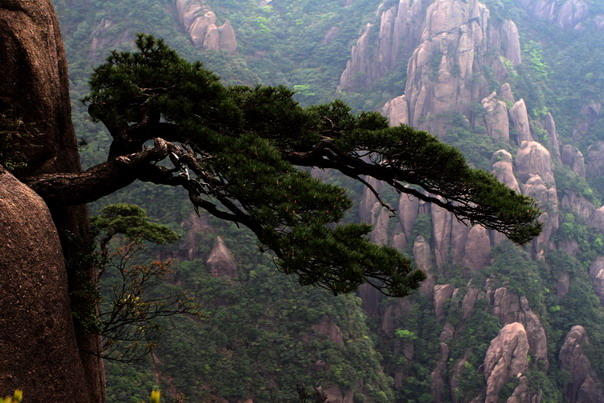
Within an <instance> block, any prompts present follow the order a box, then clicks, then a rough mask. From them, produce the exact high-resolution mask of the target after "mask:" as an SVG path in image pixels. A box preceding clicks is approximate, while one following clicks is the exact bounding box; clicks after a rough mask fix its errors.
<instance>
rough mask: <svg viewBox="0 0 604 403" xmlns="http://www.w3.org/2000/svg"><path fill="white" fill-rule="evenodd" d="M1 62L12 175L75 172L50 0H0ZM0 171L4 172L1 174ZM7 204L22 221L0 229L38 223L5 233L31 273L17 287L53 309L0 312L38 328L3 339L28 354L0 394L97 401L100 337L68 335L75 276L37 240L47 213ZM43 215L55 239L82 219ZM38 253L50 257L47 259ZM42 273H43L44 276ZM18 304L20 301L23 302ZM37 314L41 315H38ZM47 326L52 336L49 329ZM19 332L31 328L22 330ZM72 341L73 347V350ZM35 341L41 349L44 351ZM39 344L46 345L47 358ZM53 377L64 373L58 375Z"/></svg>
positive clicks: (58, 211)
mask: <svg viewBox="0 0 604 403" xmlns="http://www.w3.org/2000/svg"><path fill="white" fill-rule="evenodd" d="M0 59H1V60H3V61H4V63H3V74H2V77H1V78H0V109H1V110H2V112H3V113H5V114H8V115H10V116H12V117H14V118H17V119H21V120H22V121H23V122H24V126H23V127H24V128H25V129H24V131H23V132H21V134H22V138H21V140H19V141H17V142H16V143H14V144H12V145H11V146H12V147H13V148H14V149H16V150H19V151H20V152H21V153H23V154H24V155H26V156H27V165H26V166H25V167H24V168H21V169H17V170H15V171H14V173H15V174H16V176H18V177H25V176H27V175H32V174H40V173H55V172H77V171H79V170H80V162H79V157H78V152H77V146H76V139H75V136H74V132H73V126H72V123H71V107H70V100H69V81H68V77H67V64H66V61H65V54H64V50H63V44H62V40H61V35H60V30H59V25H58V22H57V18H56V16H55V13H54V9H53V7H52V5H51V3H50V0H40V1H18V0H4V1H2V2H0ZM3 175H4V176H5V177H6V174H3ZM15 186H17V185H15ZM21 193H23V191H21ZM12 203H15V204H13V205H12V207H11V208H12V209H13V211H15V210H14V209H17V210H21V213H22V214H23V216H24V219H23V220H22V221H12V222H9V221H11V220H15V219H16V217H15V216H12V217H8V216H7V218H6V219H7V220H8V221H7V224H6V225H7V227H5V226H4V225H3V228H12V230H14V231H15V234H17V233H19V228H18V226H19V225H18V224H16V223H19V222H22V223H23V225H29V226H30V227H35V226H36V225H37V224H39V225H40V227H39V228H37V229H36V228H31V231H32V232H31V233H32V234H36V235H38V236H40V238H38V239H37V241H36V242H34V241H33V238H31V237H29V236H28V235H26V234H23V235H22V236H21V235H15V234H10V233H5V235H4V236H8V239H11V240H12V241H13V242H14V243H15V248H17V249H15V253H17V252H18V251H19V250H20V251H21V252H18V253H22V252H23V248H25V247H27V248H29V249H28V251H29V253H30V254H31V255H32V258H31V259H26V258H24V259H23V260H22V262H23V264H22V266H21V267H20V271H21V272H24V273H30V274H29V275H30V276H31V277H30V279H29V280H28V281H29V283H28V285H27V288H24V291H25V290H30V291H31V294H30V295H29V296H28V297H27V299H31V300H39V301H40V302H42V303H46V304H47V305H46V306H52V305H51V304H48V301H54V300H56V302H57V306H56V307H54V308H53V310H52V312H49V311H47V310H41V308H40V307H38V308H35V309H32V310H29V311H28V310H27V309H23V307H22V306H21V307H20V305H12V304H11V305H7V306H6V307H5V309H4V310H3V317H9V316H13V317H15V318H16V317H18V318H19V319H18V321H20V322H21V323H27V324H29V326H30V328H31V329H37V331H39V332H40V333H39V334H37V335H36V336H35V337H34V336H33V335H32V337H31V338H28V337H19V336H14V338H12V339H11V338H9V339H7V340H11V342H10V343H11V348H12V350H11V351H7V350H5V349H2V350H1V352H2V354H5V353H6V354H11V353H14V354H18V352H17V351H15V350H14V349H15V346H16V344H15V343H16V342H18V343H19V348H20V351H21V352H23V353H26V356H24V357H27V358H24V359H23V360H22V361H21V363H20V364H22V365H23V364H24V363H31V366H30V367H29V370H28V371H22V370H21V369H15V372H14V373H13V375H11V374H10V371H4V370H2V373H3V374H5V375H2V379H1V382H2V383H1V384H0V386H2V394H7V393H9V392H10V391H9V390H8V389H10V388H11V387H12V386H11V385H19V387H25V386H26V385H31V388H32V390H34V391H38V392H39V394H37V396H36V397H37V398H41V397H42V396H44V398H45V399H48V400H49V401H62V400H70V401H82V402H89V401H94V402H97V401H102V399H103V390H104V383H103V378H102V364H101V363H100V361H99V359H98V358H96V357H95V356H94V355H93V354H89V353H84V352H83V351H98V349H99V344H98V343H99V340H98V338H96V337H91V336H87V335H84V334H78V335H77V336H74V332H73V326H74V325H73V323H72V318H71V315H70V314H68V313H66V312H65V310H67V309H69V307H68V306H66V304H65V289H66V287H67V278H68V277H69V282H70V285H71V286H74V287H76V288H77V286H78V284H79V283H78V281H77V280H76V279H77V278H80V277H82V276H76V275H75V273H74V272H73V271H69V272H67V273H65V267H64V265H63V264H62V263H60V259H59V257H58V256H59V255H60V251H61V249H60V246H59V244H58V243H57V242H55V241H54V240H53V241H48V243H44V242H40V240H43V239H47V237H50V238H52V237H55V235H53V234H55V232H53V230H52V224H51V223H49V222H48V221H43V220H42V219H40V217H43V216H44V214H46V213H44V212H43V209H41V207H40V206H39V204H40V202H39V201H33V199H32V198H31V196H30V195H28V196H23V195H22V196H19V198H18V199H16V200H15V201H13V202H12ZM19 203H24V206H26V205H28V203H29V205H31V206H32V208H35V209H36V210H35V211H37V212H39V213H40V217H38V219H40V221H39V222H38V221H35V218H32V217H30V216H27V214H28V212H29V211H28V208H27V207H24V206H19ZM36 204H37V206H36ZM50 212H51V214H52V217H53V220H54V224H55V225H56V229H58V230H59V236H60V237H61V234H63V235H65V234H66V231H69V232H71V233H72V234H78V233H79V228H80V227H81V226H82V225H86V222H87V218H86V211H85V209H83V208H80V207H62V206H51V208H50ZM44 220H45V219H44ZM32 236H33V235H32ZM53 239H56V238H53ZM21 241H23V242H25V244H22V243H21ZM61 241H62V246H63V254H64V255H66V256H72V253H77V251H76V250H74V249H72V248H70V246H69V245H68V242H67V239H66V237H64V236H63V237H62V238H61ZM28 242H29V244H28ZM25 245H27V246H25ZM38 247H39V248H40V249H39V250H38V249H37V248H38ZM18 248H21V249H18ZM52 248H56V250H55V251H54V252H52V251H51V250H50V249H52ZM51 252H52V253H51ZM4 253H5V251H3V252H2V253H0V254H1V255H3V256H4ZM44 256H47V257H48V259H52V260H49V261H48V262H47V261H45V260H44V258H43V257H44ZM12 259H14V261H13V263H14V262H17V261H19V259H18V258H17V256H16V255H15V256H13V257H12ZM51 262H52V263H51ZM43 263H48V264H49V266H48V267H45V266H44V264H43ZM5 264H6V262H5ZM14 269H15V267H10V268H8V269H6V270H14ZM3 270H5V269H3ZM47 270H50V272H49V273H46V271H47ZM61 270H63V273H62V274H60V273H59V272H60V271H61ZM78 270H81V271H82V272H87V270H89V268H86V267H83V268H78ZM7 274H8V273H7ZM87 274H88V275H90V273H87ZM47 275H48V276H49V277H48V279H49V281H51V283H49V284H43V285H44V287H36V284H39V283H38V282H37V281H38V280H36V278H42V277H43V276H47ZM84 277H85V276H84ZM13 280H14V283H13V284H11V285H10V287H18V286H19V279H15V278H14V276H13ZM46 286H48V287H49V288H46ZM24 287H25V285H24ZM53 291H54V292H56V293H57V296H56V297H49V296H47V295H46V294H47V293H52V292H53ZM25 301H26V300H25V299H24V300H23V302H25ZM32 304H33V302H32ZM13 309H15V311H13ZM19 310H20V311H19ZM43 315H48V317H42V316H43ZM52 330H54V331H56V332H57V333H53V332H52ZM23 334H24V335H27V334H30V333H29V331H23ZM76 341H77V346H78V347H79V350H78V349H76V348H75V347H74V346H75V345H76ZM41 345H43V346H44V348H43V349H41V347H40V346H41ZM61 346H63V347H64V349H63V350H62V353H61V354H65V357H60V356H59V354H60V353H59V351H60V349H61ZM44 349H48V351H47V352H48V355H46V351H44ZM38 353H39V355H38ZM16 358H17V357H16V356H3V357H2V358H1V361H2V362H3V363H7V365H9V366H12V365H14V364H15V363H13V360H15V359H16ZM38 358H40V359H39V360H38ZM46 359H56V367H54V368H53V365H55V364H53V362H46V363H45V362H44V361H45V360H46ZM4 368H7V367H4ZM22 368H24V367H22ZM55 372H56V381H57V384H56V385H61V389H59V386H54V385H52V384H50V383H48V382H46V381H45V380H49V377H53V378H54V377H55V375H54V373H55ZM11 376H12V378H11ZM40 377H42V378H40ZM60 377H64V378H63V379H59V378H60ZM5 382H7V383H5ZM21 385H22V386H21ZM5 388H6V389H5ZM26 393H27V392H26ZM34 396H35V395H34ZM68 396H70V397H68ZM74 396H75V397H74Z"/></svg>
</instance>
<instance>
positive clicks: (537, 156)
mask: <svg viewBox="0 0 604 403" xmlns="http://www.w3.org/2000/svg"><path fill="white" fill-rule="evenodd" d="M516 173H517V176H518V178H519V179H520V180H521V181H522V182H524V185H522V193H523V194H525V195H527V196H530V197H533V198H534V199H535V200H536V201H537V203H538V205H539V207H540V209H541V211H542V212H543V213H542V214H541V216H540V217H539V220H540V221H541V222H542V223H543V231H542V232H541V234H540V235H539V236H538V237H537V239H535V240H534V241H533V250H534V252H536V253H540V251H541V250H543V248H546V247H554V245H553V243H552V240H551V239H552V238H551V236H552V234H553V232H554V231H555V230H556V229H558V226H559V205H558V193H557V190H556V183H555V179H554V173H553V163H552V159H551V155H550V153H549V151H548V150H547V149H546V148H545V147H544V146H543V145H541V144H540V143H538V142H536V141H524V142H522V144H521V146H520V149H519V150H518V152H517V153H516Z"/></svg>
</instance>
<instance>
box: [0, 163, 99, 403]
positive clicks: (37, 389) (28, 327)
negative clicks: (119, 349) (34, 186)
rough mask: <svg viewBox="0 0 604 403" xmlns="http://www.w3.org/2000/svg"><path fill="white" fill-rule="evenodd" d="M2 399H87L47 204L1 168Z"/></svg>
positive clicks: (59, 246) (62, 269)
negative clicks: (15, 395)
mask: <svg viewBox="0 0 604 403" xmlns="http://www.w3.org/2000/svg"><path fill="white" fill-rule="evenodd" d="M0 244H1V245H3V249H2V252H1V253H0V295H1V299H2V301H3V308H2V315H0V396H5V395H8V394H12V391H13V390H15V389H23V390H24V391H25V392H24V395H25V399H26V401H41V400H40V399H42V400H44V401H49V402H92V401H93V399H92V398H91V396H89V395H88V393H87V389H86V388H87V385H86V381H85V379H84V376H83V373H84V372H83V368H82V364H81V362H80V361H79V355H78V349H77V346H76V339H75V334H74V329H73V324H72V320H71V310H70V307H69V296H68V294H67V274H66V272H65V266H64V264H63V255H62V253H61V245H60V243H59V237H58V235H57V231H56V229H55V226H54V223H53V221H52V219H51V217H50V213H49V211H48V208H47V207H46V204H44V201H43V200H42V199H40V197H39V196H38V195H37V194H35V193H34V192H33V191H32V190H31V189H29V188H28V187H26V186H25V185H23V184H22V183H21V182H19V181H18V180H17V179H15V178H14V177H13V176H12V175H11V174H10V173H8V172H7V171H5V170H4V169H3V168H2V167H0Z"/></svg>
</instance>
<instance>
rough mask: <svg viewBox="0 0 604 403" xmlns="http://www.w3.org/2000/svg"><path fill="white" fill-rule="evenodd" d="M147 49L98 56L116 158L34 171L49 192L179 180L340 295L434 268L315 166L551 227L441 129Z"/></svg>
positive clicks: (399, 287)
mask: <svg viewBox="0 0 604 403" xmlns="http://www.w3.org/2000/svg"><path fill="white" fill-rule="evenodd" d="M136 47H137V49H136V50H135V51H134V52H113V53H112V54H111V55H110V56H109V57H108V58H107V61H106V62H105V63H104V64H102V65H100V66H99V67H97V68H96V69H95V71H94V73H93V75H92V77H91V79H90V87H91V90H90V93H89V94H88V96H87V97H86V98H85V102H86V103H87V104H88V105H89V113H90V115H91V116H92V118H93V119H94V120H96V121H100V122H102V123H103V124H104V125H105V126H106V127H107V129H108V130H109V133H110V134H111V136H112V139H113V140H112V143H111V147H110V151H109V156H108V159H107V161H106V162H105V163H103V164H100V165H97V166H94V167H92V168H90V169H89V170H88V171H86V172H83V173H79V174H47V175H40V176H36V177H32V178H29V179H28V180H27V181H26V182H27V183H28V184H29V185H30V186H31V187H32V188H34V190H36V191H37V192H38V193H40V194H41V195H42V196H43V197H44V198H45V200H46V201H47V203H49V204H53V203H63V204H65V203H68V204H81V203H86V202H90V201H94V200H96V199H98V198H100V197H102V196H105V195H107V194H109V193H112V192H114V191H115V190H118V189H120V188H122V187H124V186H127V185H128V184H130V183H132V182H133V181H135V180H141V181H148V182H153V183H157V184H164V185H170V186H180V187H183V188H184V189H186V190H187V191H188V194H189V198H190V200H191V202H192V204H193V206H194V207H195V209H196V210H198V209H204V210H206V211H207V212H209V213H210V214H213V215H214V216H216V217H219V218H221V219H225V220H229V221H233V222H236V223H239V224H242V225H245V226H247V227H248V228H250V229H251V230H252V231H253V232H254V233H255V235H256V236H257V238H258V240H259V242H260V244H261V245H262V247H263V248H266V249H269V250H272V251H273V252H274V254H275V256H276V259H275V260H276V264H277V266H278V267H279V269H280V270H282V271H283V272H285V273H296V274H298V276H299V278H300V282H301V284H314V285H319V286H322V287H324V288H327V289H329V290H331V291H332V292H334V293H335V294H337V293H342V292H349V291H352V290H354V289H355V288H356V287H357V286H359V285H360V284H363V283H369V284H371V285H373V286H375V287H376V288H378V289H379V290H380V291H382V292H383V293H385V294H387V295H393V296H404V295H406V294H407V293H408V292H409V291H410V290H412V289H414V288H417V287H418V284H419V282H420V281H421V280H422V279H423V278H424V275H423V273H422V272H421V271H420V270H417V269H415V268H413V266H412V264H411V262H410V261H409V259H408V258H406V257H405V256H403V255H402V254H401V253H399V252H398V251H396V250H395V249H393V248H390V247H386V246H378V245H374V244H372V243H371V242H369V240H368V237H367V234H368V233H369V232H370V230H371V227H370V226H369V225H367V224H348V225H342V224H338V222H339V221H340V220H341V219H342V218H343V217H344V214H345V212H346V210H348V209H349V208H350V207H351V201H350V199H349V198H348V197H347V196H346V192H345V190H344V189H342V188H339V187H337V186H333V185H330V184H325V183H322V182H321V181H319V180H317V179H315V178H313V177H311V176H310V175H309V174H308V173H307V172H305V170H304V169H302V168H303V167H318V168H324V169H335V170H338V171H340V172H341V173H343V174H344V175H346V176H348V177H351V178H353V179H355V180H358V181H360V182H362V183H364V184H365V185H367V186H369V188H370V189H371V190H372V191H373V192H374V193H375V195H376V197H378V199H379V200H381V199H380V198H379V195H378V194H377V192H376V191H375V189H373V188H372V187H371V186H370V185H369V184H368V182H367V181H366V180H365V179H364V177H367V176H370V177H373V178H376V179H378V180H381V181H383V182H385V183H387V184H389V185H390V186H391V187H392V188H393V189H395V190H396V191H397V192H400V193H407V194H410V195H413V196H415V197H417V198H419V199H420V200H423V201H426V202H430V203H434V204H436V205H438V206H440V207H442V208H445V209H446V210H448V211H450V212H452V213H453V214H454V215H455V216H456V217H457V219H459V220H461V221H464V222H467V223H469V224H479V225H483V226H484V227H486V228H489V229H494V230H497V231H500V232H502V233H504V234H505V235H506V236H508V237H509V238H510V239H511V240H513V241H514V242H517V243H525V242H528V241H529V240H530V239H531V238H532V237H534V236H535V235H537V234H538V233H539V232H540V229H541V226H540V224H539V222H538V221H537V219H538V217H539V215H540V211H539V209H538V208H537V206H536V205H535V202H534V201H533V200H532V199H530V198H528V197H526V196H523V195H521V194H518V193H516V192H514V191H512V190H510V189H509V188H507V187H506V186H505V185H503V184H501V183H500V182H498V181H497V180H496V179H495V178H494V177H493V176H492V175H490V174H488V173H486V172H484V171H480V170H475V169H472V168H470V167H469V166H468V165H467V163H466V162H465V160H464V158H463V156H462V155H461V153H460V152H459V151H457V150H456V149H455V148H453V147H450V146H447V145H446V144H443V143H441V142H440V141H439V140H438V139H437V138H435V137H433V136H432V135H430V134H429V133H426V132H423V131H417V130H414V129H413V128H411V127H408V126H404V125H401V126H397V127H388V124H387V121H386V119H385V118H384V117H383V116H381V115H380V114H378V113H376V112H362V113H359V114H354V113H352V112H351V110H350V108H349V107H348V106H347V105H346V104H344V103H343V102H341V101H337V100H336V101H334V102H332V103H329V104H325V105H319V106H312V107H309V108H303V107H301V106H300V105H298V103H297V102H296V101H295V100H294V99H293V95H294V92H293V91H291V90H289V89H288V88H285V87H267V86H256V87H253V88H252V87H246V86H225V85H224V84H222V83H221V81H220V79H219V77H218V76H217V75H215V74H214V73H212V72H210V71H208V70H207V69H205V68H204V67H203V65H202V64H201V63H200V62H194V63H191V62H188V61H186V60H184V59H183V58H181V57H179V56H178V55H177V53H176V52H174V51H173V50H171V49H170V48H169V47H168V46H166V45H165V44H164V42H163V41H161V40H158V39H155V38H153V37H151V36H148V35H142V34H141V35H139V36H138V38H137V40H136ZM151 142H152V144H151ZM160 162H161V163H160ZM384 205H385V203H384Z"/></svg>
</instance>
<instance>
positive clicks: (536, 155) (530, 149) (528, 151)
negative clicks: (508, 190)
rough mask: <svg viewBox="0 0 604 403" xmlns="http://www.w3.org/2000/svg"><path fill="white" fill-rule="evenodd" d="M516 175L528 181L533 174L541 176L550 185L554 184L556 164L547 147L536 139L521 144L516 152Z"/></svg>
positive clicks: (523, 180)
mask: <svg viewBox="0 0 604 403" xmlns="http://www.w3.org/2000/svg"><path fill="white" fill-rule="evenodd" d="M516 175H517V177H518V179H520V180H521V181H522V182H527V181H528V180H529V179H530V178H531V177H532V176H539V177H540V178H541V179H543V180H544V181H545V183H547V184H548V185H551V184H554V183H555V180H554V166H553V163H552V157H551V155H550V153H549V151H548V150H547V148H545V147H544V146H543V145H542V144H541V143H538V142H536V141H526V142H523V143H522V144H520V149H519V150H518V152H517V153H516Z"/></svg>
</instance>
